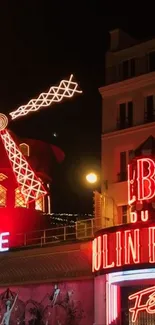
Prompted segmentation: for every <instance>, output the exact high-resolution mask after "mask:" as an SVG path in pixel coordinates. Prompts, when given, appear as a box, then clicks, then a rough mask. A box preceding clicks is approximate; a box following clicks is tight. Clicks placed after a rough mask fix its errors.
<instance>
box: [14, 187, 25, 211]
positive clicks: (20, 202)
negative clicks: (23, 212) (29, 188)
mask: <svg viewBox="0 0 155 325" xmlns="http://www.w3.org/2000/svg"><path fill="white" fill-rule="evenodd" d="M26 207H27V205H26V203H25V199H24V196H23V194H22V193H21V190H20V188H19V187H18V188H16V189H15V208H26Z"/></svg>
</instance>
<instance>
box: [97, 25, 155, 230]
mask: <svg viewBox="0 0 155 325" xmlns="http://www.w3.org/2000/svg"><path fill="white" fill-rule="evenodd" d="M105 77H106V85H105V86H104V87H101V88H100V94H101V96H102V103H103V111H102V175H101V177H102V195H104V193H106V194H107V195H108V197H109V198H110V197H111V198H113V200H114V203H115V206H116V207H117V209H116V210H117V212H116V210H115V214H114V217H113V218H109V220H107V224H106V226H111V225H114V224H115V225H116V224H121V223H127V222H128V221H129V211H128V207H127V164H128V162H129V161H130V159H131V158H132V155H133V151H134V150H136V148H138V147H139V146H140V145H141V144H142V143H143V142H145V141H146V140H147V139H148V138H149V137H151V136H152V137H154V136H155V39H153V40H149V41H146V42H144V43H139V42H138V41H136V40H135V39H132V38H131V37H130V36H129V35H127V34H126V33H124V32H123V31H121V30H114V31H112V32H110V49H109V51H108V52H107V53H106V63H105ZM148 150H149V148H148ZM102 210H103V209H102Z"/></svg>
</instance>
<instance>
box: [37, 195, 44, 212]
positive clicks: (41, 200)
mask: <svg viewBox="0 0 155 325" xmlns="http://www.w3.org/2000/svg"><path fill="white" fill-rule="evenodd" d="M35 209H36V210H38V211H44V197H40V198H39V199H38V200H36V201H35Z"/></svg>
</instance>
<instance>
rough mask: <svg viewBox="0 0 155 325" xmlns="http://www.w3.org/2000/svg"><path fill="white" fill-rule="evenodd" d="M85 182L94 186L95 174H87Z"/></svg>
mask: <svg viewBox="0 0 155 325" xmlns="http://www.w3.org/2000/svg"><path fill="white" fill-rule="evenodd" d="M86 180H87V182H88V183H90V184H95V183H96V182H97V175H96V174H95V173H89V174H87V175H86Z"/></svg>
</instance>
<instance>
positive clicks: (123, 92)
mask: <svg viewBox="0 0 155 325" xmlns="http://www.w3.org/2000/svg"><path fill="white" fill-rule="evenodd" d="M105 71H106V85H105V86H104V87H101V88H100V94H101V96H102V101H103V114H102V174H101V177H102V181H101V186H102V189H101V199H100V201H99V198H98V201H99V202H100V211H101V217H102V220H103V225H104V227H103V229H100V230H98V232H96V235H95V239H94V240H93V247H92V250H93V256H92V271H93V273H94V275H95V278H94V301H95V305H94V314H95V317H94V321H95V324H96V325H105V324H106V325H112V324H117V325H141V324H154V322H155V318H154V315H155V313H154V312H155V308H154V306H155V300H154V297H155V236H154V231H155V221H154V220H155V209H154V208H155V141H154V138H155V117H154V116H155V115H154V114H155V109H154V108H155V106H154V96H155V39H153V40H150V41H146V42H144V43H139V42H138V41H136V40H135V39H132V38H131V37H130V36H129V35H127V34H126V33H124V32H123V31H121V30H114V31H112V32H111V33H110V50H109V51H108V52H107V54H106V67H105ZM110 200H111V201H110ZM110 202H111V203H110ZM98 206H99V203H98ZM111 207H112V208H111ZM108 211H111V213H109V214H107V212H108ZM107 227H108V228H107Z"/></svg>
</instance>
